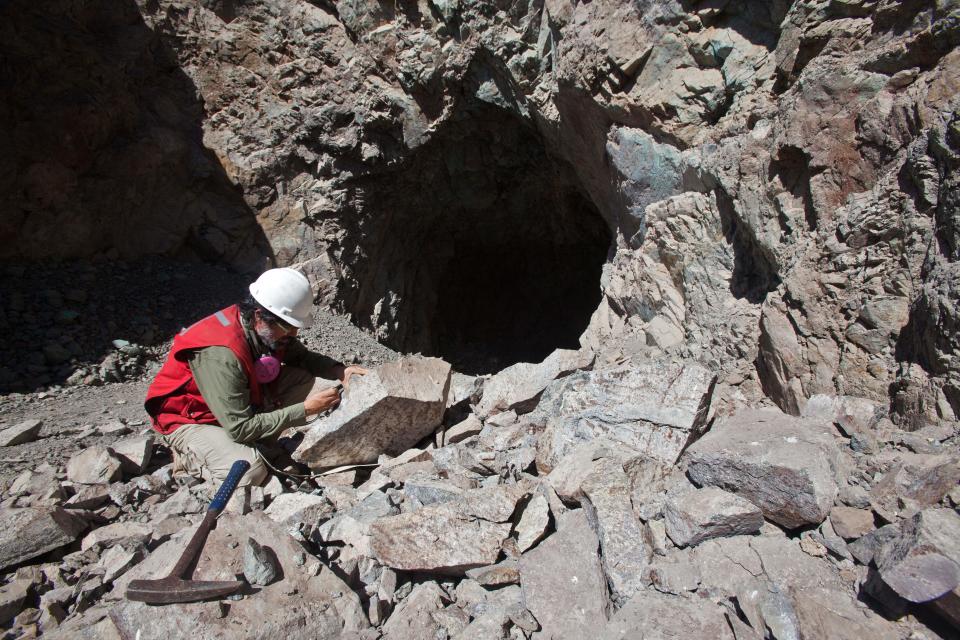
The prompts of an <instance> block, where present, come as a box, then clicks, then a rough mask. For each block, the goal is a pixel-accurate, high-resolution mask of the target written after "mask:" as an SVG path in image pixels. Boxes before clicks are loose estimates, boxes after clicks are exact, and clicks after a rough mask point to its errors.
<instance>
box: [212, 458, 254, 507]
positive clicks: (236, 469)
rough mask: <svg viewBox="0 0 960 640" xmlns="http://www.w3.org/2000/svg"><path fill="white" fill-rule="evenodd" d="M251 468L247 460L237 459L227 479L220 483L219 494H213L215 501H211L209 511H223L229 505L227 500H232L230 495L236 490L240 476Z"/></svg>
mask: <svg viewBox="0 0 960 640" xmlns="http://www.w3.org/2000/svg"><path fill="white" fill-rule="evenodd" d="M249 468H250V463H249V462H247V461H246V460H237V461H236V462H234V463H233V466H231V467H230V473H228V474H227V479H226V480H224V481H223V484H222V485H220V490H219V491H217V495H215V496H213V502H211V503H210V507H209V508H208V509H207V511H223V508H224V507H226V506H227V501H228V500H230V496H232V495H233V492H234V490H235V489H236V488H237V483H239V482H240V478H242V477H243V474H245V473H246V472H247V469H249Z"/></svg>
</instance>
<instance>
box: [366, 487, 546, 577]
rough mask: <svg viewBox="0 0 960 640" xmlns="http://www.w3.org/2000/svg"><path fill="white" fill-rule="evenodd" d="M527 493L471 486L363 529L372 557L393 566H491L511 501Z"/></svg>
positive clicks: (454, 569) (450, 571)
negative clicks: (452, 496)
mask: <svg viewBox="0 0 960 640" xmlns="http://www.w3.org/2000/svg"><path fill="white" fill-rule="evenodd" d="M528 494H529V491H527V490H525V489H522V488H520V487H519V486H518V485H502V486H494V487H490V488H485V489H475V490H472V491H467V492H465V493H464V494H463V496H462V497H461V498H459V499H457V500H455V501H449V502H442V503H439V504H433V505H429V506H425V507H422V508H420V509H417V510H416V511H413V512H410V513H402V514H400V515H397V516H392V517H387V518H380V519H379V520H377V521H375V522H374V523H373V524H371V525H370V529H369V535H370V548H371V551H372V555H373V556H374V557H375V558H376V559H377V560H378V561H379V562H380V563H381V564H384V565H386V566H388V567H391V568H393V569H399V570H402V571H422V572H429V573H437V574H445V575H463V574H464V572H465V571H467V570H468V569H473V568H475V567H482V566H486V565H490V564H493V563H494V562H496V560H497V557H498V556H499V555H500V548H501V545H502V544H503V541H504V540H505V539H506V538H507V536H508V535H509V534H510V530H511V529H512V525H511V524H510V522H509V520H510V518H511V516H512V515H513V512H514V510H515V508H516V505H517V503H518V502H519V501H520V500H521V499H522V498H523V497H525V496H526V495H528Z"/></svg>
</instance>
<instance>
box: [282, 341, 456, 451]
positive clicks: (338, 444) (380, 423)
mask: <svg viewBox="0 0 960 640" xmlns="http://www.w3.org/2000/svg"><path fill="white" fill-rule="evenodd" d="M449 386H450V365H449V364H447V363H446V362H444V361H443V360H440V359H438V358H419V357H411V358H402V359H401V360H399V361H397V362H391V363H388V364H385V365H383V366H381V367H379V368H378V369H376V370H375V371H371V372H370V373H368V374H367V375H365V376H357V377H355V378H353V379H352V380H351V383H350V389H349V390H348V391H347V392H345V393H344V394H343V400H342V401H341V403H340V406H339V407H337V409H336V410H335V411H333V412H332V413H331V414H330V415H329V416H327V417H325V418H321V419H320V420H317V421H316V422H315V423H314V424H312V425H310V426H309V427H307V429H306V431H305V432H304V439H303V442H302V443H301V444H300V446H299V447H298V449H297V450H296V451H295V452H294V453H293V458H294V460H296V461H297V462H302V463H304V464H306V465H308V466H310V467H311V468H314V469H317V468H323V467H334V466H338V465H345V464H365V463H370V462H376V461H377V458H378V457H379V456H380V454H383V453H386V454H387V455H391V456H396V455H399V454H401V453H403V452H404V451H406V450H407V449H409V448H410V447H412V446H413V445H415V444H416V443H417V442H418V441H420V440H421V439H423V438H424V437H426V436H428V435H430V434H431V433H433V432H434V430H435V429H436V428H437V427H438V426H440V424H441V422H442V420H443V412H444V409H445V407H446V399H447V391H448V389H449Z"/></svg>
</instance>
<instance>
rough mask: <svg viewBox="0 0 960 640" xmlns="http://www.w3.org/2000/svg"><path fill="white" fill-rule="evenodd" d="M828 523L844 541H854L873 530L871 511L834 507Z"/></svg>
mask: <svg viewBox="0 0 960 640" xmlns="http://www.w3.org/2000/svg"><path fill="white" fill-rule="evenodd" d="M830 523H831V524H832V525H833V530H834V531H836V532H837V535H838V536H840V537H841V538H843V539H844V540H856V539H857V538H860V537H862V536H865V535H867V534H868V533H870V532H871V531H873V530H874V528H875V527H874V523H873V512H872V511H870V510H869V509H854V508H853V507H834V508H833V509H832V510H831V511H830Z"/></svg>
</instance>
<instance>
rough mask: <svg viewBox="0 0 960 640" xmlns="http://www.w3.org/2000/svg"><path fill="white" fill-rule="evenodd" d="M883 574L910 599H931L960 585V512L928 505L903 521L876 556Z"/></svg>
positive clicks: (926, 600)
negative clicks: (895, 534)
mask: <svg viewBox="0 0 960 640" xmlns="http://www.w3.org/2000/svg"><path fill="white" fill-rule="evenodd" d="M874 562H875V563H876V565H877V568H878V569H879V570H880V577H882V578H883V581H884V582H885V583H887V584H888V585H889V586H890V588H892V589H893V590H894V591H896V592H897V594H898V595H899V596H900V597H901V598H904V599H905V600H909V601H910V602H929V601H930V600H934V599H936V598H939V597H940V596H942V595H944V594H946V593H949V592H950V591H953V590H954V589H956V588H957V586H958V585H960V515H957V512H956V511H954V510H953V509H925V510H923V511H921V512H919V513H918V514H916V515H915V516H914V517H912V518H910V519H909V520H905V521H904V522H903V523H901V525H900V535H898V536H897V537H895V538H893V539H891V540H889V541H887V542H886V543H885V544H884V545H883V546H882V547H881V548H880V550H879V552H878V553H877V554H876V556H875V557H874Z"/></svg>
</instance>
